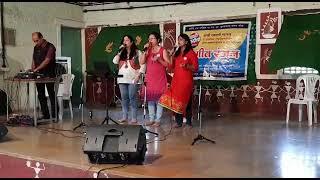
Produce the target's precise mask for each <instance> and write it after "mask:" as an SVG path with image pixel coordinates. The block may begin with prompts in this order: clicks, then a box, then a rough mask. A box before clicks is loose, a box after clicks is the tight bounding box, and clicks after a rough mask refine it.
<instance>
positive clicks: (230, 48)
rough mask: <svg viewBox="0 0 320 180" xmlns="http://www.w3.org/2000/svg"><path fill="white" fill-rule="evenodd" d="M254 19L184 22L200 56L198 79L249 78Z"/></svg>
mask: <svg viewBox="0 0 320 180" xmlns="http://www.w3.org/2000/svg"><path fill="white" fill-rule="evenodd" d="M250 27H251V22H227V23H218V24H193V25H184V26H183V32H184V33H186V34H188V35H189V37H190V40H191V43H192V46H193V47H194V50H195V52H196V53H197V55H198V58H199V71H198V72H196V73H195V74H194V79H200V80H224V81H235V80H246V79H247V66H248V54H249V53H248V52H249V37H250Z"/></svg>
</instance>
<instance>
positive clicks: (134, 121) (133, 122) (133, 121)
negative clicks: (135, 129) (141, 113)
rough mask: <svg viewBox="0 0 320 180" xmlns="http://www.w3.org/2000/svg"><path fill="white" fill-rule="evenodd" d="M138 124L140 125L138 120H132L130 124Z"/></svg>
mask: <svg viewBox="0 0 320 180" xmlns="http://www.w3.org/2000/svg"><path fill="white" fill-rule="evenodd" d="M137 123H138V121H137V120H131V121H130V124H137Z"/></svg>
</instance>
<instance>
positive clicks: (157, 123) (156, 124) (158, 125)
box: [152, 122, 160, 127]
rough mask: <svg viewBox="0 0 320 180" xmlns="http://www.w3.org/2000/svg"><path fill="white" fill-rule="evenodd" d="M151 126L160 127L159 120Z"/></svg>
mask: <svg viewBox="0 0 320 180" xmlns="http://www.w3.org/2000/svg"><path fill="white" fill-rule="evenodd" d="M152 126H154V127H160V122H155V123H154V124H153V125H152Z"/></svg>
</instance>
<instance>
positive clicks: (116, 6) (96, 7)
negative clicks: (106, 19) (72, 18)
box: [66, 2, 188, 12]
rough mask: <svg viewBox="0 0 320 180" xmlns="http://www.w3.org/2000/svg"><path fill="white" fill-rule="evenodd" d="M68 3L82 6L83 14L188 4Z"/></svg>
mask: <svg viewBox="0 0 320 180" xmlns="http://www.w3.org/2000/svg"><path fill="white" fill-rule="evenodd" d="M66 3H69V4H75V5H78V6H81V7H82V8H83V12H88V11H105V10H120V9H134V8H147V7H157V6H168V5H181V4H188V3H187V2H66Z"/></svg>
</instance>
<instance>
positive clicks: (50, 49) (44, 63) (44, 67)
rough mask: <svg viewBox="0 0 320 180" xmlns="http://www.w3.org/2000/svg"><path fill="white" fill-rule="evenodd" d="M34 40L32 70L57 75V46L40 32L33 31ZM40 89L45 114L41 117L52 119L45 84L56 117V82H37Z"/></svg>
mask: <svg viewBox="0 0 320 180" xmlns="http://www.w3.org/2000/svg"><path fill="white" fill-rule="evenodd" d="M32 41H33V42H34V43H35V46H34V49H33V61H32V71H33V72H37V73H41V74H43V75H44V76H45V77H50V78H54V77H56V48H55V47H54V45H53V44H51V43H50V42H48V41H46V40H45V39H44V38H43V36H42V34H41V33H40V32H34V33H32ZM36 86H37V91H38V99H39V102H40V106H41V111H42V114H43V116H42V117H41V118H40V119H50V113H49V108H48V105H47V98H46V95H45V86H46V87H47V91H48V94H49V98H50V102H51V114H52V117H53V118H55V117H56V112H55V93H54V83H45V84H44V83H39V84H36Z"/></svg>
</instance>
